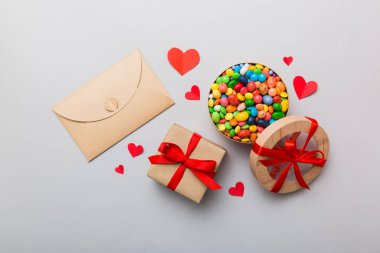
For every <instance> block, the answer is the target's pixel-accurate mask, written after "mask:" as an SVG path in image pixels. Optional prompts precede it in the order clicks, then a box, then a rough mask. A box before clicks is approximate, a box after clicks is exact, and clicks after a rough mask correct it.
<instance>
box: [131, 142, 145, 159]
mask: <svg viewBox="0 0 380 253" xmlns="http://www.w3.org/2000/svg"><path fill="white" fill-rule="evenodd" d="M128 150H129V153H130V154H131V156H132V157H133V158H135V157H136V156H138V155H140V154H141V153H142V152H144V148H143V146H141V145H138V146H136V144H134V143H132V142H131V143H129V144H128Z"/></svg>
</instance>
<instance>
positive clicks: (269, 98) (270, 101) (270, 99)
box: [263, 95, 273, 105]
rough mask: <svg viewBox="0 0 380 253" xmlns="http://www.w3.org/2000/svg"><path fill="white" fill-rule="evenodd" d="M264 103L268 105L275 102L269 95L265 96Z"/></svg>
mask: <svg viewBox="0 0 380 253" xmlns="http://www.w3.org/2000/svg"><path fill="white" fill-rule="evenodd" d="M263 103H264V104H266V105H271V104H273V98H272V97H271V96H269V95H265V96H263Z"/></svg>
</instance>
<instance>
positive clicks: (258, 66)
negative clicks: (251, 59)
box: [256, 64, 264, 69]
mask: <svg viewBox="0 0 380 253" xmlns="http://www.w3.org/2000/svg"><path fill="white" fill-rule="evenodd" d="M256 68H259V69H263V68H264V67H263V65H261V64H256Z"/></svg>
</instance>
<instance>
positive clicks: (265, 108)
mask: <svg viewBox="0 0 380 253" xmlns="http://www.w3.org/2000/svg"><path fill="white" fill-rule="evenodd" d="M268 110H269V108H268V106H267V105H266V104H264V112H267V111H268Z"/></svg>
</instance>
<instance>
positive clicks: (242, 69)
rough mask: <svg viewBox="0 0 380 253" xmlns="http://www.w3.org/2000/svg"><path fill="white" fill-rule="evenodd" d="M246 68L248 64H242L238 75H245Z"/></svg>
mask: <svg viewBox="0 0 380 253" xmlns="http://www.w3.org/2000/svg"><path fill="white" fill-rule="evenodd" d="M248 67H249V64H248V63H246V64H244V66H243V67H242V68H241V69H240V75H245V73H247V71H248Z"/></svg>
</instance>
